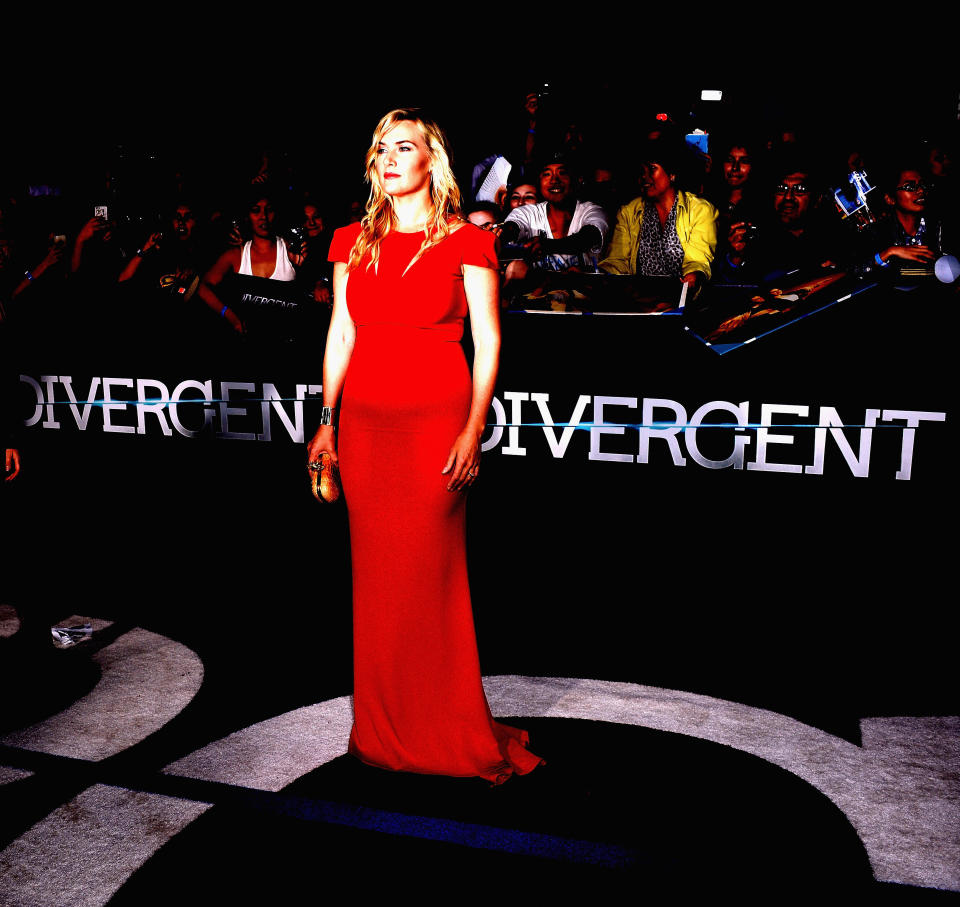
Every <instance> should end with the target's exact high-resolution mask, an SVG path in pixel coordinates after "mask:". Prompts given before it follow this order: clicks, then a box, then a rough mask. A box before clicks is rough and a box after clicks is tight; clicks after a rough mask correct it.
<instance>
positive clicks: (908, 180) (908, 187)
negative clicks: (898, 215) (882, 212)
mask: <svg viewBox="0 0 960 907" xmlns="http://www.w3.org/2000/svg"><path fill="white" fill-rule="evenodd" d="M893 204H894V207H895V208H896V209H897V210H898V211H902V212H903V213H904V214H923V212H924V211H926V210H927V186H926V184H925V182H924V179H923V174H922V173H920V172H919V171H918V170H903V171H901V173H900V176H899V178H898V179H897V186H896V189H894V192H893Z"/></svg>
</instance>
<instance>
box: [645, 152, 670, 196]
mask: <svg viewBox="0 0 960 907" xmlns="http://www.w3.org/2000/svg"><path fill="white" fill-rule="evenodd" d="M671 188H673V182H672V180H671V175H670V174H669V173H667V171H666V170H664V169H663V167H661V166H660V164H658V163H656V162H655V161H648V162H647V163H645V164H644V165H643V171H642V174H641V176H640V191H641V192H642V193H643V194H644V195H645V196H646V197H647V198H649V199H651V200H656V199H659V198H663V197H664V195H666V194H667V192H669V191H670V189H671Z"/></svg>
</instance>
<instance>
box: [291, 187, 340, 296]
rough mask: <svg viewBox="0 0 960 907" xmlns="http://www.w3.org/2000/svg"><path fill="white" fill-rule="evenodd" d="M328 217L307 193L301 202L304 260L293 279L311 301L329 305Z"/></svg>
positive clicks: (331, 294)
mask: <svg viewBox="0 0 960 907" xmlns="http://www.w3.org/2000/svg"><path fill="white" fill-rule="evenodd" d="M328 221H329V216H328V215H327V214H326V212H325V211H324V210H323V208H322V207H321V205H320V203H319V202H318V201H317V200H316V199H315V198H312V197H311V196H307V198H305V199H304V202H303V224H302V226H303V237H304V239H303V251H304V252H305V253H306V261H305V262H304V263H303V267H302V268H299V269H298V270H297V280H298V281H300V282H301V285H302V286H303V288H304V290H305V291H306V292H307V293H309V294H310V296H311V297H312V298H313V299H314V301H315V302H319V303H322V304H323V305H327V306H332V305H333V293H332V292H331V289H330V278H331V276H332V272H333V269H332V267H331V265H330V263H329V262H328V261H327V256H326V250H327V248H328V247H329V245H330V231H329V229H328Z"/></svg>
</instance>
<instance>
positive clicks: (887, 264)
mask: <svg viewBox="0 0 960 907" xmlns="http://www.w3.org/2000/svg"><path fill="white" fill-rule="evenodd" d="M873 260H874V261H875V262H876V263H877V264H878V265H880V267H881V268H889V267H890V262H889V261H884V260H883V259H882V258H881V257H880V253H879V252H877V254H876V255H874V256H873Z"/></svg>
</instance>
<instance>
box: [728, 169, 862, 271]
mask: <svg viewBox="0 0 960 907" xmlns="http://www.w3.org/2000/svg"><path fill="white" fill-rule="evenodd" d="M772 175H773V185H772V187H771V190H770V196H769V200H768V202H767V205H768V206H769V207H768V209H767V210H768V212H769V213H768V214H767V215H766V216H765V217H764V218H762V219H760V218H758V220H760V221H761V222H760V223H753V222H751V221H745V220H739V221H735V222H734V223H732V224H731V225H730V229H729V231H728V232H727V237H726V244H725V248H724V254H722V255H721V256H720V262H719V264H720V268H719V269H718V274H717V278H716V279H717V282H718V283H744V284H762V283H766V282H767V281H770V280H776V279H778V278H779V277H782V276H783V275H784V274H787V273H790V272H793V271H798V270H816V269H818V268H825V267H831V266H833V265H835V264H836V262H837V260H838V259H839V257H840V256H841V254H842V252H843V246H842V244H841V241H840V239H839V235H838V231H836V230H835V229H831V227H830V225H828V224H825V223H823V222H822V221H821V220H820V207H819V202H820V192H821V189H820V184H819V181H818V180H817V177H816V174H815V171H814V168H813V166H812V163H811V162H810V159H809V158H808V157H807V156H806V155H804V154H802V153H789V155H788V156H783V157H781V159H780V161H779V166H775V167H774V169H773V170H772Z"/></svg>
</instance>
